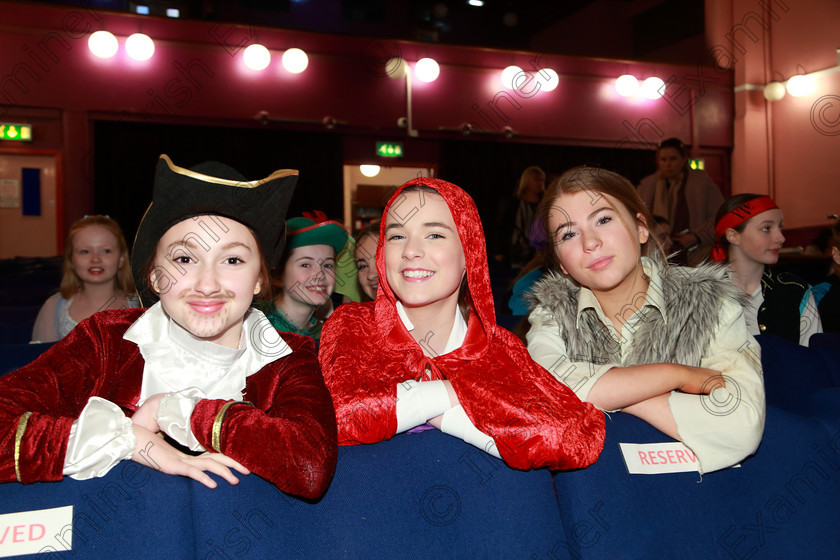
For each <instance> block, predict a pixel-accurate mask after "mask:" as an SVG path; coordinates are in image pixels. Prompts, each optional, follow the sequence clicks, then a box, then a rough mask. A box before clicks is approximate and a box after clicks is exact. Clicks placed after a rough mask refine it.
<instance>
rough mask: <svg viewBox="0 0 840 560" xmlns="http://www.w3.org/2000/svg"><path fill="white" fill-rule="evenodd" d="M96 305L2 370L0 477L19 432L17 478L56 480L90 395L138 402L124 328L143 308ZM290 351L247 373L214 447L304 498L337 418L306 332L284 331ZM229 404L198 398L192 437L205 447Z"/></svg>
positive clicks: (138, 361)
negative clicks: (25, 360) (57, 337)
mask: <svg viewBox="0 0 840 560" xmlns="http://www.w3.org/2000/svg"><path fill="white" fill-rule="evenodd" d="M144 311H145V310H144V309H125V310H119V311H105V312H102V313H97V314H95V315H93V316H92V317H91V318H89V319H87V320H85V321H83V322H82V323H80V324H79V326H78V327H77V328H76V329H74V330H73V331H72V332H71V333H70V334H69V335H67V336H66V337H65V338H63V339H62V340H61V341H59V342H57V343H56V344H55V346H53V347H52V348H50V349H49V350H48V351H47V352H45V353H44V354H43V355H41V356H40V357H39V358H38V359H37V360H35V361H34V362H32V363H31V364H29V365H26V366H24V367H22V368H20V369H18V370H16V371H14V372H11V373H9V374H7V375H5V376H3V377H0V481H13V480H16V473H15V441H16V433H17V431H18V426H19V423H20V422H19V420H20V418H21V416H22V415H24V414H25V413H26V412H32V414H31V415H30V416H29V419H28V421H27V422H26V425H25V430H24V431H23V433H22V434H21V435H20V437H19V450H18V453H19V457H18V467H19V471H20V480H21V482H23V483H30V482H36V481H50V480H61V478H62V471H63V469H64V458H65V454H66V451H67V440H68V438H69V435H70V426H71V425H72V423H73V421H74V420H75V419H76V418H78V417H79V414H81V412H82V409H83V408H84V407H85V405H86V404H87V402H88V399H89V398H90V397H92V396H98V397H102V398H103V399H107V400H109V401H111V402H113V403H115V404H116V405H118V406H120V407H121V408H122V409H123V410H124V412H126V415H127V416H131V415H132V414H133V413H134V411H136V410H137V407H136V404H135V403H136V402H137V400H138V399H139V398H140V386H141V382H142V379H143V367H144V365H145V362H144V361H143V356H142V355H141V354H140V349H139V348H138V347H137V345H136V344H134V343H133V342H129V341H127V340H124V339H123V338H122V337H123V334H125V331H127V330H128V328H129V327H130V326H131V325H132V323H134V321H136V320H137V318H138V317H140V315H141V314H142V313H143V312H144ZM283 340H285V341H286V342H287V343H288V344H289V346H290V347H291V348H292V353H291V354H289V355H287V356H285V357H282V358H279V359H278V360H276V361H274V362H272V363H270V364H268V365H266V366H265V367H263V368H262V369H261V370H260V371H258V372H257V373H255V374H253V375H250V376H248V377H247V381H246V387H245V391H244V396H243V400H245V401H250V402H251V403H253V405H254V406H248V405H245V404H241V405H240V404H237V405H233V406H231V407H229V408H228V410H227V413H226V414H225V416H224V420H223V423H222V426H221V445H222V447H221V451H222V452H223V453H224V454H225V455H228V456H230V457H232V458H233V459H235V460H236V461H239V462H240V463H242V464H243V465H244V466H245V467H247V468H248V469H250V470H251V472H253V473H255V474H257V475H259V476H261V477H263V478H265V479H267V480H269V481H270V482H272V483H273V484H275V485H276V486H277V487H278V488H280V489H281V490H283V491H284V492H288V493H290V494H296V495H299V496H304V497H307V498H317V497H319V496H321V495H322V494H323V493H324V492H325V491H326V489H327V487H328V486H329V483H330V481H331V480H332V476H333V472H334V470H335V461H336V455H337V451H338V450H337V448H336V433H335V417H334V414H335V413H334V411H333V407H332V403H331V401H330V397H329V393H328V392H327V389H326V387H325V386H324V382H323V379H322V378H321V375H320V370H319V367H318V362H317V359H316V357H315V348H314V344H313V342H312V339H311V338H308V337H302V336H298V335H295V334H292V333H283ZM226 402H229V401H224V400H220V399H204V400H201V401H199V403H198V404H197V405H196V407H195V410H194V412H193V415H192V418H191V427H192V430H193V433H194V434H195V437H196V438H197V439H198V441H199V442H200V443H201V445H203V446H204V447H205V448H206V449H212V448H213V446H212V437H213V434H212V431H213V425H214V422H215V420H216V417H217V415H218V413H219V411H220V410H221V409H222V407H223V406H224V405H225V404H226Z"/></svg>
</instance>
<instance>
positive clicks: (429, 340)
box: [319, 178, 604, 469]
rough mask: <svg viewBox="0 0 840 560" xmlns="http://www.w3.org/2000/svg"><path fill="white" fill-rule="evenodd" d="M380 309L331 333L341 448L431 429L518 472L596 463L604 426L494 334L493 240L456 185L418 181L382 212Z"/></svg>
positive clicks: (503, 335) (326, 337)
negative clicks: (486, 238) (488, 239)
mask: <svg viewBox="0 0 840 560" xmlns="http://www.w3.org/2000/svg"><path fill="white" fill-rule="evenodd" d="M376 268H377V272H378V275H379V278H380V282H379V286H380V289H379V291H378V293H377V298H376V301H373V302H367V303H351V304H345V305H343V306H341V307H339V308H338V309H336V311H335V313H333V315H332V317H331V318H330V319H329V320H328V321H327V323H326V324H325V325H324V329H323V332H322V337H321V350H320V355H319V360H320V362H321V367H322V370H323V373H324V379H325V381H326V383H327V387H328V388H329V389H330V392H331V393H332V397H333V403H334V405H335V408H336V418H337V423H338V442H339V445H353V444H358V443H376V442H379V441H382V440H385V439H389V438H391V437H393V436H394V435H396V434H398V433H400V432H404V431H407V430H411V429H413V428H416V427H418V426H422V425H425V424H426V423H427V422H428V423H429V424H431V425H432V426H434V427H436V428H438V429H440V430H441V431H443V432H444V433H447V434H450V435H453V436H455V437H458V438H461V439H463V440H464V441H466V442H467V443H470V444H472V445H475V446H476V447H479V448H481V449H483V450H484V451H486V452H488V453H490V454H492V455H495V456H496V457H501V458H502V459H503V460H504V461H505V462H506V463H507V464H508V465H509V466H511V467H514V468H517V469H529V468H537V467H549V468H551V469H572V468H581V467H586V466H587V465H590V464H591V463H593V462H594V461H595V460H596V459H597V458H598V455H599V454H600V452H601V448H602V447H603V443H604V416H603V413H601V412H600V411H598V410H597V409H595V408H594V407H593V406H591V405H590V404H588V403H583V402H581V401H580V400H579V399H577V397H575V395H574V393H573V392H572V391H571V390H569V389H568V388H567V387H565V386H564V385H562V384H560V383H558V382H557V381H556V380H555V379H554V378H553V377H552V376H551V375H550V374H549V373H548V372H547V371H546V370H545V369H543V368H542V367H541V366H539V365H537V364H536V363H535V362H534V361H533V360H531V358H530V357H529V355H528V352H527V350H526V349H525V347H524V346H523V345H522V343H521V342H520V341H519V339H517V338H516V337H515V336H513V335H512V334H511V333H510V332H508V331H506V330H504V329H502V328H501V327H499V326H498V325H496V317H495V312H494V308H493V297H492V293H491V290H490V279H489V274H488V269H487V252H486V246H485V242H484V231H483V229H482V227H481V221H480V219H479V216H478V210H477V209H476V207H475V203H474V202H473V200H472V199H471V198H470V197H469V195H468V194H467V193H465V192H464V191H463V190H461V189H460V188H458V187H457V186H456V185H453V184H451V183H448V182H446V181H442V180H439V179H426V178H423V179H415V180H412V181H409V182H408V183H406V184H405V185H403V186H402V187H400V188H399V189H398V190H397V192H396V193H395V194H394V196H392V197H391V200H390V201H389V202H388V205H387V206H386V208H385V212H384V216H383V222H382V227H381V231H380V235H379V250H378V251H377V254H376Z"/></svg>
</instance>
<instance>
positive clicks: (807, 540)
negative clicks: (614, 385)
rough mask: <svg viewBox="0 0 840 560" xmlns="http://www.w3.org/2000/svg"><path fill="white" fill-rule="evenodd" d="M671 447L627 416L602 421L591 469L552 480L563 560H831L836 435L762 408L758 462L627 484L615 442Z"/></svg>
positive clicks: (837, 488)
mask: <svg viewBox="0 0 840 560" xmlns="http://www.w3.org/2000/svg"><path fill="white" fill-rule="evenodd" d="M663 441H672V440H670V438H668V437H667V436H665V435H663V434H662V433H660V432H659V431H657V430H655V429H654V428H652V427H651V426H650V425H648V424H647V423H645V422H643V421H641V420H639V419H637V418H635V417H633V416H630V415H627V414H621V413H617V414H613V415H611V418H609V419H608V420H607V441H606V445H605V447H604V452H603V453H602V454H601V457H600V458H599V459H598V462H597V463H595V464H594V465H593V466H591V467H589V468H587V469H584V470H581V471H576V472H568V473H558V474H556V475H555V476H554V482H555V485H556V487H557V496H558V502H559V504H560V511H561V516H562V518H563V525H564V527H565V528H566V531H567V535H569V541H570V544H572V545H574V548H572V554H571V555H572V557H573V558H592V559H603V558H623V559H628V560H629V559H650V558H704V559H713V558H719V559H721V560H724V559H725V560H732V559H746V558H756V559H758V558H761V559H765V558H769V559H776V558H778V559H780V560H788V559H790V558H836V557H837V556H838V553H840V549H838V544H840V541H838V535H840V508H838V505H837V504H838V503H840V431H834V432H832V431H829V430H827V429H826V426H824V425H823V424H822V423H820V422H818V421H816V420H813V419H809V418H805V417H802V416H798V415H796V414H792V413H789V412H785V411H783V410H779V409H776V408H773V407H768V410H767V424H766V427H765V433H764V439H763V441H762V443H761V446H760V447H759V449H758V452H757V453H756V454H755V455H754V456H753V457H750V458H748V459H746V460H744V461H743V462H742V464H741V467H740V468H730V469H725V470H722V471H717V472H713V473H708V474H706V475H704V476H703V477H702V479H701V477H700V475H699V474H697V473H677V474H663V475H631V474H628V473H627V469H626V467H625V465H624V459H623V457H622V455H621V453H620V450H619V446H618V444H619V442H623V443H652V442H663Z"/></svg>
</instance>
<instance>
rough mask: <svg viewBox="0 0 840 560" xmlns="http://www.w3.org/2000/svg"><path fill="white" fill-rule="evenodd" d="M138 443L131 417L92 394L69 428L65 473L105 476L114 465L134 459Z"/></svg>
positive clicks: (112, 404) (85, 476)
mask: <svg viewBox="0 0 840 560" xmlns="http://www.w3.org/2000/svg"><path fill="white" fill-rule="evenodd" d="M136 444H137V438H136V437H135V436H134V429H133V428H132V425H131V420H130V419H128V418H126V416H125V414H123V411H122V410H121V409H120V407H118V406H117V405H115V404H114V403H112V402H110V401H106V400H105V399H102V398H99V397H91V398H90V400H89V401H88V403H87V405H86V406H85V408H84V410H82V414H81V415H80V416H79V417H78V418H77V419H76V421H75V422H73V425H72V426H71V427H70V438H69V439H68V441H67V454H66V455H65V457H64V471H63V472H64V475H65V476H69V477H71V478H75V479H76V480H87V479H89V478H96V477H100V476H105V474H107V473H108V471H110V470H111V469H112V468H113V467H114V465H116V464H117V463H119V462H120V461H123V460H125V459H130V458H131V456H132V454H133V453H134V447H135V445H136Z"/></svg>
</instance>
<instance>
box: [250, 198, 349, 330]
mask: <svg viewBox="0 0 840 560" xmlns="http://www.w3.org/2000/svg"><path fill="white" fill-rule="evenodd" d="M286 231H287V232H288V233H287V236H288V242H287V245H286V250H285V253H284V254H283V259H282V261H281V265H280V267H279V269H280V276H279V277H278V279H277V281H276V285H277V287H278V288H279V290H280V295H279V296H277V298H276V299H275V300H274V305H269V306H268V307H267V308H266V316H267V317H268V320H269V321H271V324H272V325H274V327H275V328H276V329H277V330H279V331H283V332H293V333H297V334H302V335H304V336H311V337H312V338H314V339H315V340H318V339H319V338H320V337H321V326H322V325H323V319H324V318H325V317H327V316H328V315H329V313H331V312H332V303H331V300H330V296H332V293H333V291H334V290H335V282H336V275H335V268H336V264H335V263H336V256H337V255H338V254H339V253H340V252H341V250H342V249H343V248H344V245H345V243H347V232H346V231H345V229H344V227H343V226H342V225H341V224H339V223H338V222H334V221H331V220H328V219H327V217H326V215H324V214H323V213H320V212H317V213H316V214H314V215H313V216H312V217H307V216H301V217H297V218H292V219H290V220H288V221H287V222H286ZM324 307H328V310H327V311H326V312H324V313H323V315H318V316H316V312H318V311H320V310H322V309H324Z"/></svg>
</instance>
